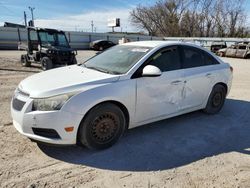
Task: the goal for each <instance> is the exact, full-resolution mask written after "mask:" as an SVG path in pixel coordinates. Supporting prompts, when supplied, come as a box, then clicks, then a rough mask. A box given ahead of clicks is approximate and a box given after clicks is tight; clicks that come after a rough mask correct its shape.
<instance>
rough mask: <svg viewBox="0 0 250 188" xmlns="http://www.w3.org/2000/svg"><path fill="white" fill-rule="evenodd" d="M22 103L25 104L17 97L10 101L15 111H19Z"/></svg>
mask: <svg viewBox="0 0 250 188" xmlns="http://www.w3.org/2000/svg"><path fill="white" fill-rule="evenodd" d="M24 105H25V102H24V101H21V100H19V99H16V98H14V99H13V101H12V106H13V108H14V109H15V110H17V111H21V110H22V109H23V106H24Z"/></svg>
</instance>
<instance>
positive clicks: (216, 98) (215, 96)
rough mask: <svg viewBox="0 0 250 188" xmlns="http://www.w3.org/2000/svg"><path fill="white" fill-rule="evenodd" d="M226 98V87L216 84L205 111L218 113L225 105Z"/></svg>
mask: <svg viewBox="0 0 250 188" xmlns="http://www.w3.org/2000/svg"><path fill="white" fill-rule="evenodd" d="M225 98H226V88H225V87H224V86H222V85H220V84H217V85H215V86H214V88H213V90H212V92H211V93H210V96H209V98H208V101H207V105H206V108H205V109H204V110H203V111H204V112H205V113H208V114H216V113H218V112H219V111H220V110H221V108H222V107H223V105H224V102H225Z"/></svg>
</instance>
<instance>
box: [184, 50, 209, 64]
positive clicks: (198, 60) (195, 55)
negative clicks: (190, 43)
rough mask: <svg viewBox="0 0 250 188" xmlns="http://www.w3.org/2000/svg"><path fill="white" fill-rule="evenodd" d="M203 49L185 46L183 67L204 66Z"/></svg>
mask: <svg viewBox="0 0 250 188" xmlns="http://www.w3.org/2000/svg"><path fill="white" fill-rule="evenodd" d="M204 65H205V63H204V60H203V55H202V51H201V50H198V49H195V48H193V47H187V46H183V68H193V67H200V66H204Z"/></svg>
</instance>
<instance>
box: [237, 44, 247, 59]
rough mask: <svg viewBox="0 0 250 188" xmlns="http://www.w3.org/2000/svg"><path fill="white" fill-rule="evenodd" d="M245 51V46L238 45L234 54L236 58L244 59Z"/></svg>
mask: <svg viewBox="0 0 250 188" xmlns="http://www.w3.org/2000/svg"><path fill="white" fill-rule="evenodd" d="M246 51H247V45H239V46H238V49H237V52H236V57H241V58H244V57H245V54H246Z"/></svg>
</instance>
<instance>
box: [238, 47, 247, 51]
mask: <svg viewBox="0 0 250 188" xmlns="http://www.w3.org/2000/svg"><path fill="white" fill-rule="evenodd" d="M245 49H247V46H239V50H245Z"/></svg>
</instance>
